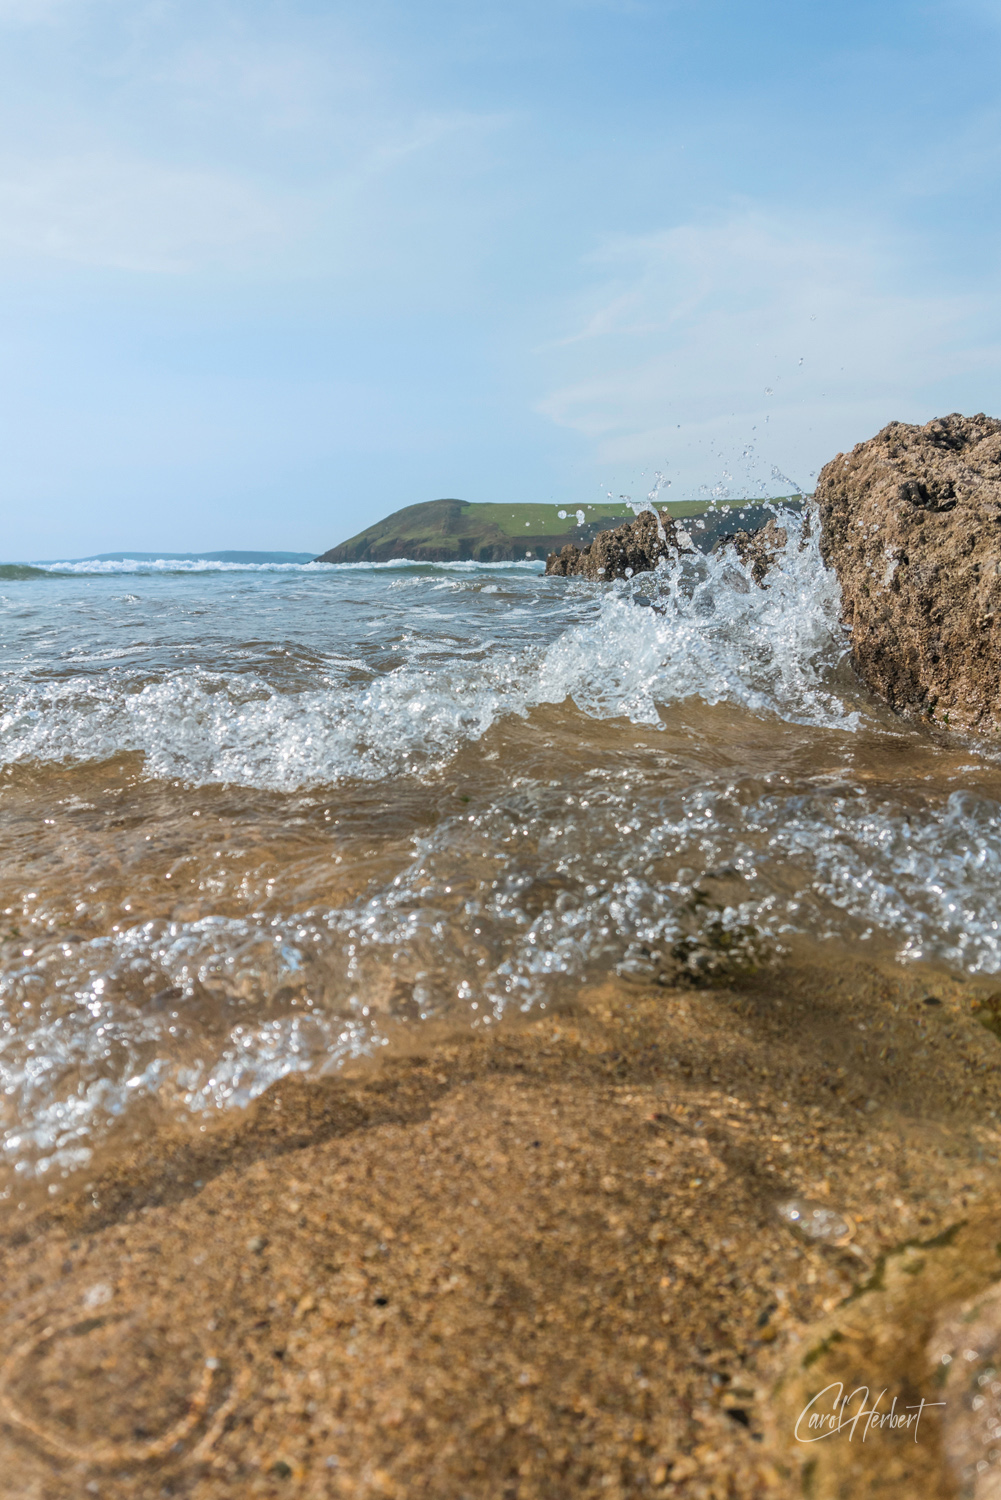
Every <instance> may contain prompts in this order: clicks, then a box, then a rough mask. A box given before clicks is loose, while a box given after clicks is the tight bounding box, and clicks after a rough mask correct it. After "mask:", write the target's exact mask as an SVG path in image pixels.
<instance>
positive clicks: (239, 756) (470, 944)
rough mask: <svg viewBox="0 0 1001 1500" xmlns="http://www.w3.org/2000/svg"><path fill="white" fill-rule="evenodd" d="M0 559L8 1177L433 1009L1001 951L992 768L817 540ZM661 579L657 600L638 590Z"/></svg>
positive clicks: (234, 1092) (976, 957)
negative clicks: (571, 563) (937, 704)
mask: <svg viewBox="0 0 1001 1500" xmlns="http://www.w3.org/2000/svg"><path fill="white" fill-rule="evenodd" d="M787 524H788V527H789V530H790V545H789V547H788V548H787V551H786V554H785V558H784V561H783V563H782V565H781V567H780V568H779V569H778V570H776V571H775V572H773V573H772V574H771V575H770V576H769V579H768V584H769V586H768V588H767V589H765V590H761V589H758V588H756V587H754V586H753V585H752V584H751V582H750V580H749V576H748V574H747V573H746V572H745V571H744V570H743V569H742V568H741V567H740V566H739V565H738V564H736V563H735V562H734V560H733V558H732V556H730V557H727V556H726V555H722V556H719V555H717V556H711V557H701V556H695V557H689V558H686V559H685V560H684V561H683V563H682V565H681V566H680V567H679V568H678V569H676V570H675V571H673V572H671V573H662V574H657V575H649V574H648V575H643V576H641V577H638V578H635V579H632V580H630V581H628V582H627V583H624V584H615V585H597V584H591V583H584V582H579V581H572V580H571V581H568V580H565V579H547V578H545V577H544V576H542V574H541V566H540V565H539V564H535V563H526V564H515V565H504V564H499V565H490V566H478V565H475V564H452V565H445V566H439V567H428V566H417V565H382V566H378V567H365V566H357V565H355V566H349V567H325V566H317V565H309V566H305V567H294V566H287V565H286V566H281V567H275V568H261V567H253V568H238V567H233V566H226V567H220V566H216V567H213V568H211V569H208V570H204V571H194V570H191V569H188V570H184V571H178V570H176V569H169V568H166V567H159V568H158V567H151V566H149V565H146V566H144V567H142V568H141V569H137V568H134V567H133V568H130V566H129V565H128V564H122V565H108V564H106V565H104V568H103V570H102V571H101V572H100V573H96V574H95V573H86V572H81V571H79V570H77V571H76V572H64V573H63V574H62V575H61V576H49V577H41V578H25V579H16V580H11V581H3V582H0V620H2V624H0V765H2V769H0V852H2V858H0V921H2V924H3V925H2V929H0V934H2V941H3V966H2V975H0V1005H2V1022H0V1080H2V1083H0V1132H2V1137H3V1153H2V1166H0V1192H2V1193H3V1194H5V1196H6V1197H7V1199H8V1201H9V1202H15V1201H17V1200H18V1199H19V1198H20V1197H23V1195H24V1194H25V1193H28V1192H37V1191H38V1190H39V1187H41V1188H48V1189H49V1190H57V1189H58V1186H59V1185H60V1184H61V1183H62V1182H63V1181H65V1179H66V1178H67V1176H68V1175H70V1174H73V1173H75V1172H77V1171H79V1169H81V1168H83V1167H85V1166H86V1165H87V1164H88V1163H89V1162H90V1161H91V1160H92V1154H93V1152H94V1151H95V1149H96V1148H99V1147H100V1145H101V1142H102V1141H103V1140H104V1139H105V1138H106V1136H107V1134H108V1131H109V1129H110V1128H111V1127H114V1126H115V1125H116V1124H118V1123H120V1122H121V1121H122V1120H125V1121H128V1119H129V1118H130V1116H131V1115H135V1117H136V1118H137V1119H138V1118H140V1115H141V1111H140V1110H138V1109H137V1105H138V1104H139V1101H142V1100H145V1101H147V1108H148V1101H155V1103H156V1107H157V1108H162V1109H165V1110H168V1111H171V1112H174V1113H175V1114H177V1115H179V1116H181V1117H184V1118H187V1117H191V1118H199V1117H200V1112H203V1111H210V1112H212V1111H217V1110H221V1109H224V1108H227V1107H232V1106H234V1105H241V1104H244V1103H246V1102H247V1101H249V1100H250V1099H252V1098H254V1097H255V1096H256V1095H258V1094H259V1093H260V1092H261V1091H262V1090H263V1089H265V1088H266V1087H267V1086H268V1085H269V1084H270V1083H272V1082H273V1081H274V1080H275V1079H276V1078H278V1077H280V1076H282V1075H283V1074H285V1073H288V1072H290V1071H316V1072H320V1071H325V1070H331V1069H336V1068H338V1067H339V1066H341V1065H342V1063H343V1062H344V1060H345V1059H347V1058H351V1057H354V1056H357V1055H359V1054H361V1053H366V1052H370V1051H372V1050H374V1049H376V1048H379V1047H383V1046H392V1045H394V1044H395V1043H396V1042H397V1040H398V1039H399V1038H400V1037H401V1035H406V1034H408V1033H409V1034H413V1032H414V1030H415V1029H416V1028H420V1026H421V1025H422V1023H424V1022H426V1021H427V1020H428V1019H429V1018H442V1017H444V1018H447V1019H449V1020H453V1021H455V1022H457V1023H461V1024H463V1025H470V1026H489V1025H492V1024H494V1022H495V1021H496V1020H497V1019H499V1018H500V1017H501V1016H502V1015H503V1014H504V1013H505V1012H509V1011H510V1010H511V1009H512V1008H520V1009H524V1010H532V1009H536V1008H543V1007H547V1006H553V1005H558V1004H560V1003H561V1001H562V1000H563V999H565V998H567V997H568V996H569V995H570V994H572V992H573V990H574V988H575V987H576V986H578V985H579V983H580V981H581V980H582V979H583V978H588V979H592V978H597V977H601V976H602V975H604V974H608V973H618V974H619V975H621V976H623V977H625V978H626V979H630V978H633V979H636V980H638V981H641V982H643V983H650V982H657V981H658V980H660V981H662V982H665V983H667V982H674V981H675V980H676V979H677V977H678V975H679V974H682V975H683V976H685V975H687V976H689V977H692V978H696V979H698V978H703V979H704V978H706V977H709V978H712V977H713V975H714V974H715V973H717V972H721V973H724V974H725V973H729V972H732V971H733V970H734V969H737V970H738V971H739V969H740V968H741V967H742V966H744V967H746V966H752V965H756V964H761V963H768V962H772V961H775V959H776V958H777V957H779V956H781V953H782V951H783V949H784V948H788V947H789V946H790V945H796V944H802V943H803V942H822V943H825V944H828V945H831V951H832V953H833V952H834V951H835V950H837V949H840V948H843V947H844V946H845V945H851V944H855V943H858V942H865V943H866V944H867V951H872V952H873V954H874V955H875V954H876V953H877V952H879V953H880V954H881V955H882V956H887V955H890V954H896V955H897V956H898V958H899V960H900V961H901V962H904V963H907V962H913V961H917V960H921V961H924V962H925V963H930V964H933V965H935V964H938V965H941V966H943V967H946V968H949V969H951V970H952V971H954V972H957V973H962V972H966V973H979V974H985V975H989V974H993V973H996V972H997V971H998V970H999V969H1001V928H999V917H998V902H997V890H998V885H999V876H1001V767H999V765H998V761H997V759H996V757H995V755H994V753H993V752H992V751H990V750H989V749H988V748H987V747H985V746H983V745H970V744H969V743H965V742H962V741H960V740H958V739H955V738H954V739H951V740H947V739H943V738H942V736H941V735H940V734H939V733H938V732H937V731H931V730H927V729H925V728H923V727H921V726H918V725H914V724H906V723H903V722H901V721H898V720H894V719H892V718H891V717H890V716H889V715H887V714H886V713H885V711H883V710H882V709H880V708H879V706H878V705H876V704H874V703H873V702H872V701H871V700H870V699H869V698H868V697H867V695H866V694H865V693H864V692H863V691H862V690H861V689H860V688H859V686H858V685H857V683H856V682H855V680H854V678H853V676H852V673H851V671H850V669H849V668H848V666H847V664H846V661H845V650H846V644H847V643H846V639H845V636H844V633H843V631H842V629H841V627H840V625H839V622H838V596H837V588H836V585H835V582H834V580H833V578H832V577H831V575H829V574H828V573H826V572H825V571H824V569H823V567H822V565H821V562H820V559H819V554H818V552H817V545H816V538H815V537H812V538H811V537H801V532H800V527H801V521H800V519H799V518H798V517H795V516H792V517H789V518H788V519H787ZM651 606H652V607H651Z"/></svg>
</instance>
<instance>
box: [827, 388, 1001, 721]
mask: <svg viewBox="0 0 1001 1500" xmlns="http://www.w3.org/2000/svg"><path fill="white" fill-rule="evenodd" d="M816 498H817V502H818V505H819V509H820V521H821V551H822V553H823V556H824V560H825V562H827V563H828V565H829V566H830V567H833V568H834V570H835V572H836V573H837V575H838V581H839V582H840V584H841V591H842V596H843V599H844V619H845V623H846V624H848V625H849V626H850V627H851V632H852V662H853V664H854V666H855V670H856V671H857V672H858V674H859V676H860V677H861V678H862V680H863V681H864V682H865V684H866V686H867V687H869V688H871V689H872V691H873V692H875V693H878V694H879V696H880V697H881V698H883V699H884V700H885V702H887V703H888V704H889V705H890V707H891V708H894V709H896V710H897V712H898V713H917V714H922V715H925V716H927V717H929V718H932V719H934V721H935V722H936V723H944V724H948V725H951V726H952V727H959V728H962V729H973V730H978V731H981V732H985V733H993V734H997V733H999V732H1001V526H999V523H1001V421H997V420H996V419H995V418H992V417H986V416H984V415H983V414H980V415H978V416H975V417H963V416H960V415H959V413H958V412H954V413H953V414H952V415H951V416H948V417H941V418H939V419H938V420H936V421H933V422H928V423H926V424H925V426H923V427H916V426H910V425H909V424H907V423H904V422H891V423H890V425H889V426H888V427H884V428H883V430H882V432H879V433H877V435H876V436H875V437H874V438H870V439H869V441H868V442H866V443H859V444H857V445H856V447H854V448H853V449H852V451H851V452H850V453H839V454H838V455H837V457H836V458H834V459H832V460H831V462H830V463H829V464H827V465H826V467H825V468H824V469H823V470H822V472H821V475H820V480H819V482H818V485H817V495H816Z"/></svg>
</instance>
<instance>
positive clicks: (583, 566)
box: [546, 510, 692, 580]
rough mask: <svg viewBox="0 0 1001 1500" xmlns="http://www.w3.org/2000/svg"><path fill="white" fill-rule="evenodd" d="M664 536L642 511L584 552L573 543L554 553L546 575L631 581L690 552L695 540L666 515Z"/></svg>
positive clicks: (649, 514) (652, 517) (663, 517)
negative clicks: (682, 553)
mask: <svg viewBox="0 0 1001 1500" xmlns="http://www.w3.org/2000/svg"><path fill="white" fill-rule="evenodd" d="M660 521H661V526H662V527H663V535H662V534H661V531H660V530H659V529H658V526H657V518H656V516H655V515H654V514H653V512H652V511H649V510H644V511H640V513H639V515H638V516H637V517H636V518H635V520H632V521H627V522H626V523H625V524H624V525H623V526H616V527H615V529H614V530H613V531H600V532H599V533H598V535H597V536H596V537H595V538H594V541H593V542H591V543H589V545H588V546H586V547H584V548H583V549H581V548H580V547H575V546H574V545H573V544H572V543H571V544H570V545H568V546H566V547H564V548H563V550H562V551H561V552H550V554H549V557H548V558H547V559H546V572H547V573H551V574H553V575H555V576H558V577H562V578H598V579H605V580H608V579H612V578H631V577H632V575H633V574H634V573H650V572H652V571H653V569H654V568H656V566H657V564H658V563H659V562H660V560H661V559H662V558H676V557H677V555H678V553H679V552H690V551H691V550H692V547H691V538H690V537H689V535H688V533H687V532H684V531H682V530H681V529H680V528H679V526H678V524H677V522H676V521H675V520H674V519H673V518H672V517H671V516H670V515H669V514H668V512H667V511H663V512H662V514H661V517H660Z"/></svg>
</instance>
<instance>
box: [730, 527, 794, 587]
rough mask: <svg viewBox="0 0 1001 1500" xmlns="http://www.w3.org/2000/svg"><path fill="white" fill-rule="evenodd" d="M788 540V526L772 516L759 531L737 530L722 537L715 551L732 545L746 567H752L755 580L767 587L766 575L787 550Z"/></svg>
mask: <svg viewBox="0 0 1001 1500" xmlns="http://www.w3.org/2000/svg"><path fill="white" fill-rule="evenodd" d="M788 540H789V533H788V532H787V531H786V528H785V527H784V526H780V525H779V524H778V522H777V521H776V519H775V517H774V516H772V518H771V520H770V521H768V522H766V523H765V525H764V526H760V527H759V528H758V529H757V531H737V532H734V533H733V534H732V535H730V536H723V537H720V539H719V541H718V542H717V543H716V545H715V547H713V551H714V552H720V551H722V550H723V549H724V548H726V547H732V548H733V550H734V551H735V552H736V554H737V556H738V557H739V558H740V561H741V562H742V563H743V565H744V567H745V568H749V569H750V571H751V577H752V578H753V579H754V582H755V583H759V584H760V585H761V586H762V588H767V587H768V585H767V583H765V577H766V576H767V574H768V573H769V572H770V571H771V569H772V568H773V567H774V566H775V564H776V563H777V562H778V560H779V557H780V556H781V554H782V553H783V552H784V551H785V545H786V542H787V541H788Z"/></svg>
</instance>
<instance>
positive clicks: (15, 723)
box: [0, 517, 858, 790]
mask: <svg viewBox="0 0 1001 1500" xmlns="http://www.w3.org/2000/svg"><path fill="white" fill-rule="evenodd" d="M799 524H800V523H799V521H798V518H795V517H791V518H789V522H788V525H789V529H790V532H791V535H792V541H791V544H790V546H789V547H788V548H787V551H786V554H785V556H784V557H783V559H782V561H781V563H780V565H779V566H778V567H777V568H776V569H775V570H774V571H773V572H772V573H771V574H770V575H769V579H768V587H767V589H764V590H762V589H759V588H757V587H755V586H753V585H752V584H751V583H750V582H749V575H748V574H747V572H746V570H744V569H743V568H742V567H741V566H740V565H739V564H738V563H737V562H736V561H735V559H734V558H733V556H732V554H726V553H724V554H721V555H717V556H710V557H702V556H701V555H698V556H696V557H695V558H692V559H687V560H686V562H685V565H684V567H683V568H682V569H676V570H674V571H664V572H660V573H658V574H656V575H650V574H647V575H640V576H639V577H638V578H636V579H633V580H632V581H631V582H630V583H629V584H628V585H616V586H615V587H614V588H611V589H609V588H608V587H607V586H603V585H593V584H584V583H577V582H567V581H566V580H563V579H554V580H552V585H551V587H552V589H553V590H554V593H553V595H552V598H553V600H554V603H553V610H554V611H555V613H556V615H557V624H558V625H559V624H562V629H560V630H559V633H558V635H557V638H556V639H555V640H553V641H552V642H551V643H550V644H549V645H548V646H547V645H545V644H544V643H543V642H542V641H540V642H539V643H538V644H535V643H529V644H526V645H522V646H520V647H519V648H517V649H512V646H511V644H509V643H508V644H505V643H504V637H505V635H506V636H507V638H508V642H510V641H511V640H512V639H513V638H514V637H513V632H512V626H513V625H514V624H515V622H516V621H517V620H518V619H519V618H521V617H523V618H524V626H525V628H524V629H523V630H522V634H523V635H526V634H529V632H528V629H527V627H528V626H529V625H530V624H531V623H532V622H533V621H534V623H535V624H536V627H537V628H538V629H539V630H540V631H541V628H542V625H543V623H544V622H543V621H542V619H541V617H540V615H539V612H538V610H537V608H536V609H534V610H532V611H526V610H524V609H522V608H521V607H520V606H519V605H517V604H515V603H513V602H512V601H511V600H510V599H508V598H506V597H504V596H503V595H490V594H489V593H488V592H487V591H486V590H483V589H478V590H477V591H476V597H477V599H478V601H479V604H478V605H477V607H478V608H481V609H483V610H487V611H489V610H493V611H494V613H493V614H481V615H480V616H479V617H478V624H477V626H476V628H472V627H470V628H469V639H461V638H460V637H461V636H462V634H463V629H462V622H461V621H458V620H456V618H455V617H454V616H440V617H435V615H434V614H433V612H432V611H431V610H429V609H428V607H427V605H423V604H422V605H421V606H420V613H419V614H418V615H415V616H414V618H413V622H412V628H411V629H410V630H409V631H408V632H406V633H405V635H404V638H403V639H402V640H401V641H399V642H398V643H397V644H396V645H395V647H394V650H396V651H397V652H399V653H401V654H402V655H403V656H404V658H405V660H404V661H403V663H402V664H400V665H397V666H396V667H395V668H394V669H393V670H391V671H389V672H387V673H384V674H381V675H380V674H376V673H375V672H372V673H371V674H370V675H369V680H368V681H367V682H365V683H363V684H361V685H359V684H358V683H357V682H354V683H348V682H344V681H337V682H335V683H333V684H331V685H326V686H322V687H318V688H315V689H307V690H304V691H298V692H287V691H282V690H280V689H279V688H278V687H276V686H275V685H274V684H273V683H272V682H271V681H269V680H268V679H267V678H265V677H263V676H261V675H260V674H258V673H254V672H247V673H241V674H240V675H230V676H228V677H226V678H224V679H221V678H220V677H219V675H218V674H213V675H212V676H209V675H207V674H206V673H204V672H199V671H173V672H170V673H168V674H166V675H162V676H160V677H159V678H158V679H157V680H154V681H146V682H145V683H144V684H143V685H142V686H141V687H139V688H138V690H137V688H136V684H135V683H134V682H132V681H131V680H129V681H119V680H116V679H112V678H110V677H109V676H108V674H107V673H103V672H102V673H100V674H95V675H93V676H84V675H80V676H78V677H74V678H70V679H66V678H63V677H60V678H57V679H56V680H55V681H38V680H34V681H29V682H27V683H25V682H23V681H22V683H21V684H18V683H16V682H12V683H10V684H9V685H8V686H7V688H6V691H5V693H4V703H3V710H2V713H0V742H2V752H0V754H2V760H3V761H4V762H7V763H12V762H16V761H25V760H33V759H38V760H55V761H71V760H83V759H101V758H104V757H107V756H109V755H112V754H114V753H117V752H123V751H139V752H141V753H142V754H143V755H144V757H145V763H146V771H147V774H148V775H150V776H155V777H167V778H178V779H181V780H183V781H186V782H188V783H190V784H193V785H194V784H205V783H209V782H230V783H233V784H237V785H243V786H257V787H262V788H273V789H277V790H293V789H295V788H297V787H308V786H318V785H330V784H336V783H337V782H338V781H342V780H344V779H346V778H361V779H366V780H378V779H380V778H382V777H386V776H396V775H400V774H403V773H410V774H421V773H422V772H425V771H427V770H429V769H433V768H439V767H440V766H442V765H443V764H445V763H446V762H447V761H448V759H449V758H450V757H451V756H452V755H454V754H455V752H456V750H457V749H458V748H459V747H460V746H461V745H462V744H463V743H465V742H468V741H470V740H476V739H478V738H480V737H481V736H482V735H483V734H484V733H486V731H487V730H488V729H489V728H490V727H491V725H492V724H494V723H495V722H496V721H497V720H498V718H500V717H502V716H504V715H512V714H516V715H525V714H527V713H529V712H530V711H531V710H532V709H533V708H536V707H538V706H540V705H542V704H553V703H561V702H563V701H564V700H565V699H567V698H570V699H572V700H573V701H574V702H575V703H576V705H577V706H578V708H580V709H581V710H582V711H583V712H585V713H587V714H589V715H591V716H592V717H594V718H596V719H607V718H623V719H627V720H629V721H631V722H632V723H635V724H644V725H654V726H656V725H659V724H660V723H661V714H662V711H663V709H664V707H665V706H666V705H669V704H671V703H674V702H677V701H679V700H682V699H685V698H688V697H691V696H693V695H698V696H700V697H701V698H703V699H704V700H705V701H706V702H708V703H711V704H715V703H721V702H730V703H734V704H739V705H741V706H743V707H745V708H747V709H749V710H750V711H751V712H753V713H757V714H774V715H779V716H781V717H782V718H785V719H787V720H792V721H795V722H798V723H804V724H816V725H823V726H825V727H837V728H840V729H845V730H853V729H854V728H856V727H857V724H858V715H857V712H855V711H851V712H850V711H848V709H847V708H846V706H845V704H844V702H843V701H842V699H841V697H840V696H839V695H838V693H837V692H835V691H833V690H832V688H831V686H830V681H829V679H830V673H831V669H832V667H833V666H834V665H836V663H837V661H838V659H839V657H840V656H841V655H842V654H843V650H844V645H843V640H842V637H841V635H840V632H839V630H838V626H837V612H838V595H837V586H836V583H835V581H834V579H833V577H832V575H830V574H829V573H827V572H826V571H825V570H824V568H823V566H822V564H821V562H820V558H819V553H818V551H817V543H816V539H815V538H812V539H808V540H807V542H806V543H805V545H804V546H803V547H802V548H800V547H799V546H798V545H797V540H798V529H797V528H798V526H799ZM310 566H312V565H310ZM345 566H347V567H355V566H358V565H354V564H348V565H345ZM364 566H365V567H366V568H369V569H370V568H371V566H372V565H368V564H366V565H364ZM374 566H375V567H376V568H387V569H388V568H390V567H394V568H395V567H396V566H397V565H396V564H392V565H390V564H377V565H374ZM421 566H422V567H423V566H424V565H421ZM444 566H445V567H447V568H449V569H452V570H475V571H477V572H479V571H481V568H482V565H480V564H466V563H458V564H446V565H444ZM493 566H494V567H496V568H509V567H510V566H511V565H510V564H497V565H493ZM515 566H516V567H520V566H522V565H515ZM524 566H525V568H526V569H527V568H528V567H529V566H533V565H524ZM412 581H413V582H414V583H415V584H416V583H417V582H418V581H417V580H412ZM390 586H392V585H390ZM423 586H424V590H426V589H427V588H428V587H430V588H431V589H432V590H434V589H436V588H440V585H437V584H435V583H434V581H433V576H432V577H431V578H425V579H424V580H423ZM541 586H542V585H541V584H540V585H539V587H541ZM647 595H649V596H650V597H651V598H652V599H653V601H654V604H655V608H654V609H641V608H639V607H637V604H636V602H635V600H636V599H637V598H638V597H646V596H647ZM415 597H417V596H415ZM419 597H420V598H423V590H420V591H419ZM596 601H600V602H597V607H596ZM561 611H562V614H561V613H560V612H561ZM658 611H659V612H658ZM546 623H547V627H548V628H551V621H550V622H546ZM429 657H430V658H432V662H431V664H428V662H427V658H429ZM356 676H357V674H356Z"/></svg>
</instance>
